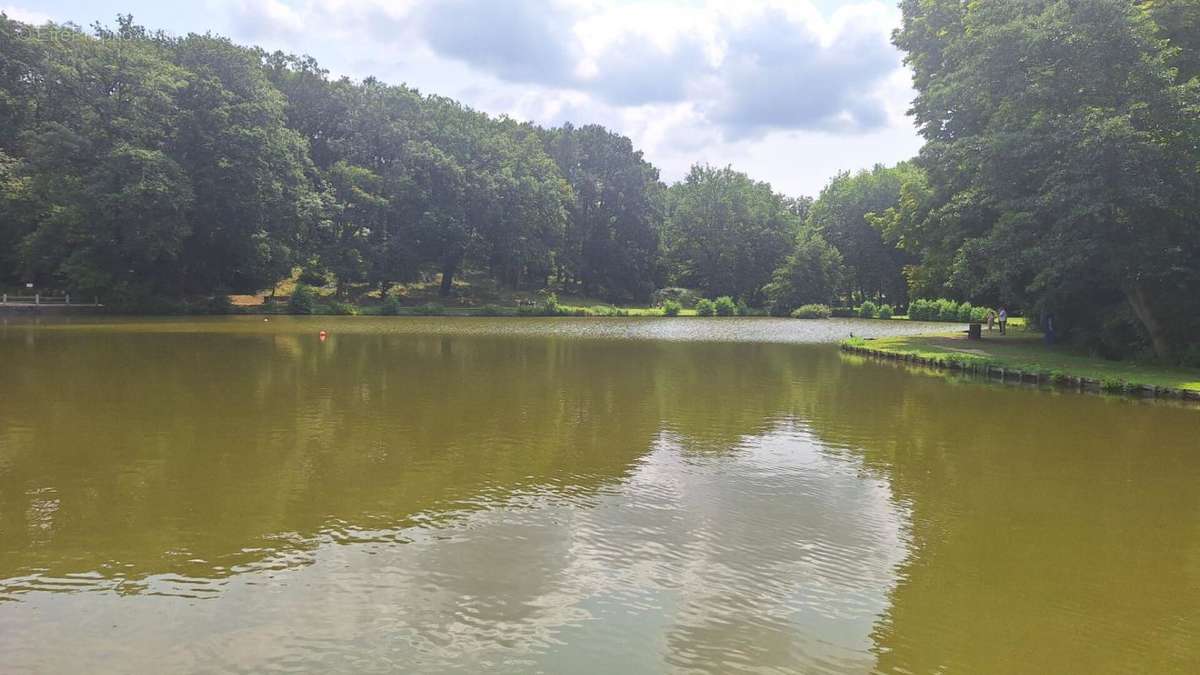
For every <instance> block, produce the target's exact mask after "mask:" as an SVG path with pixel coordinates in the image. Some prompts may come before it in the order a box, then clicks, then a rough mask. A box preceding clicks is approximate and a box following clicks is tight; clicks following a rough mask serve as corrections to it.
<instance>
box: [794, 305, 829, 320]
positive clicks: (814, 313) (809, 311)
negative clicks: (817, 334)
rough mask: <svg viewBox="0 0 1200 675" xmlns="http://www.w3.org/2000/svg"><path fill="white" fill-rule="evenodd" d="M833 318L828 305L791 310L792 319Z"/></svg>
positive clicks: (805, 306)
mask: <svg viewBox="0 0 1200 675" xmlns="http://www.w3.org/2000/svg"><path fill="white" fill-rule="evenodd" d="M831 316H833V310H832V309H830V308H829V305H801V306H799V307H797V308H796V309H793V310H792V318H793V319H828V318H829V317H831Z"/></svg>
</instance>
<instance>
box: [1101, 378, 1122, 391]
mask: <svg viewBox="0 0 1200 675" xmlns="http://www.w3.org/2000/svg"><path fill="white" fill-rule="evenodd" d="M1126 386H1127V385H1126V383H1125V381H1124V380H1122V379H1119V378H1115V377H1106V378H1104V379H1102V380H1100V388H1101V389H1103V390H1104V391H1107V392H1111V393H1120V392H1123V391H1125V389H1126Z"/></svg>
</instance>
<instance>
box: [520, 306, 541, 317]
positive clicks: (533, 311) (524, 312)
mask: <svg viewBox="0 0 1200 675" xmlns="http://www.w3.org/2000/svg"><path fill="white" fill-rule="evenodd" d="M541 314H542V308H541V307H538V306H536V305H520V306H518V307H517V316H541Z"/></svg>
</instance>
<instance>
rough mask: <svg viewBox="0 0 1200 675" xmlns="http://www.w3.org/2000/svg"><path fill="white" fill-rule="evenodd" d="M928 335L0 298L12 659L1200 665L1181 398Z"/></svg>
mask: <svg viewBox="0 0 1200 675" xmlns="http://www.w3.org/2000/svg"><path fill="white" fill-rule="evenodd" d="M321 330H325V331H328V338H327V339H325V340H322V339H321V338H320V337H319V336H318V332H319V331H321ZM921 330H928V326H922V325H920V324H908V323H904V322H877V321H876V322H869V321H853V320H832V321H818V322H805V321H797V320H774V319H696V318H686V319H649V318H643V319H596V318H592V319H500V318H491V319H469V318H388V319H385V318H366V317H340V318H331V317H312V318H288V317H272V319H271V321H270V322H264V321H263V320H262V318H261V317H228V318H203V319H190V318H189V319H161V320H157V319H156V320H148V319H111V318H104V317H96V318H86V319H69V320H68V319H56V320H50V319H42V320H40V321H39V320H36V319H17V318H9V319H0V654H2V655H3V656H2V657H0V671H4V672H25V671H31V672H63V673H68V672H81V671H86V672H145V671H153V672H173V671H174V672H178V671H191V672H234V671H236V672H262V671H269V670H281V671H284V670H286V671H308V672H397V671H412V672H423V673H428V672H498V673H535V672H547V673H561V672H572V673H612V672H623V673H653V672H713V673H718V672H720V673H728V672H779V673H783V672H797V671H800V672H831V673H843V672H850V673H857V672H883V673H932V672H938V673H989V672H995V673H1011V672H1044V673H1050V672H1054V673H1068V672H1072V673H1074V672H1078V673H1127V672H1156V673H1170V672H1179V673H1186V672H1200V490H1198V489H1197V486H1198V485H1200V434H1198V432H1200V409H1198V408H1196V407H1188V406H1183V405H1173V404H1169V403H1162V402H1159V403H1155V402H1147V401H1137V400H1130V399H1123V398H1114V397H1103V396H1089V395H1080V394H1075V393H1063V392H1052V391H1040V390H1037V389H1031V388H1027V387H1018V386H1004V385H998V384H989V383H985V382H980V381H977V380H968V379H963V378H960V377H956V376H950V375H945V374H939V373H933V372H929V371H921V370H915V369H911V368H906V367H903V366H900V365H897V364H893V363H880V362H875V361H870V360H865V359H862V358H860V357H856V356H851V355H847V354H843V353H842V352H840V351H839V350H838V348H837V346H836V341H837V340H838V339H840V338H843V337H846V336H847V335H848V334H849V333H850V332H854V334H855V335H864V336H870V335H881V334H884V333H885V332H887V333H889V334H890V333H895V332H896V331H908V332H916V331H921ZM938 330H945V326H944V325H943V326H940V327H938Z"/></svg>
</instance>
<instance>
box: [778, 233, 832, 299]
mask: <svg viewBox="0 0 1200 675" xmlns="http://www.w3.org/2000/svg"><path fill="white" fill-rule="evenodd" d="M841 280H842V256H841V254H840V253H838V251H837V249H835V248H834V247H833V246H831V245H830V244H829V242H827V241H825V239H824V237H822V236H821V235H820V234H819V233H818V232H816V231H815V230H812V229H810V228H804V229H802V230H801V231H800V233H799V234H798V235H797V236H796V242H795V245H794V247H793V249H792V253H791V254H790V255H789V256H788V257H787V259H786V260H785V261H784V263H783V265H782V266H780V267H779V269H777V270H775V273H774V275H773V276H772V278H771V283H770V284H768V285H767V287H766V289H765V290H766V296H767V302H768V305H769V307H770V309H771V313H772V314H775V315H776V316H786V315H787V314H788V312H789V311H790V310H791V309H793V308H795V307H798V306H800V305H806V304H828V303H830V302H833V300H834V297H835V295H836V294H837V287H838V286H839V285H840V284H841V283H842V281H841Z"/></svg>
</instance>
